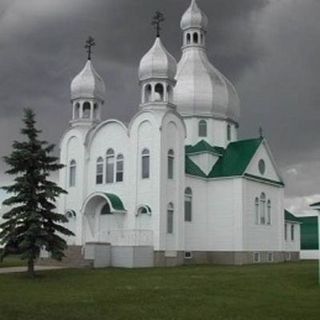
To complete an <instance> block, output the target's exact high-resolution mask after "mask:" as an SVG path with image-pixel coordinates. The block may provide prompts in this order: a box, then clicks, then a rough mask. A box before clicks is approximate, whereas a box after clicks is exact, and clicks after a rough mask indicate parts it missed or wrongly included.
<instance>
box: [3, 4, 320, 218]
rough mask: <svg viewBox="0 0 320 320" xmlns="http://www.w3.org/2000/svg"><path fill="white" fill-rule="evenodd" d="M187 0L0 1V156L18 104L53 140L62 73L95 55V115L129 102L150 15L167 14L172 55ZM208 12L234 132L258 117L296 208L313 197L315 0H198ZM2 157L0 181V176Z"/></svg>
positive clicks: (317, 194)
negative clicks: (88, 47) (91, 42)
mask: <svg viewBox="0 0 320 320" xmlns="http://www.w3.org/2000/svg"><path fill="white" fill-rule="evenodd" d="M189 2H190V0H161V1H160V0H0V103H1V105H0V106H1V118H0V137H1V140H0V141H1V144H0V156H4V155H6V154H8V153H9V152H10V150H11V144H12V141H13V139H19V128H20V127H21V117H22V110H23V108H24V107H32V108H34V110H35V111H36V113H37V117H38V123H39V126H40V127H41V128H42V129H43V138H45V139H47V140H49V141H50V142H53V143H55V144H58V142H59V138H60V136H61V135H62V133H63V131H64V130H65V128H66V127H67V125H68V121H69V120H70V117H71V106H70V102H69V101H70V92H69V88H70V81H71V80H72V78H73V77H74V76H75V75H76V74H77V73H78V72H79V71H80V70H81V69H82V67H83V65H84V63H85V61H86V53H85V51H84V49H83V45H84V41H85V39H86V38H87V36H88V35H92V36H94V37H95V39H96V43H97V46H96V47H95V48H94V56H93V62H94V65H95V68H96V70H97V71H98V72H99V73H100V74H101V75H102V77H103V78H104V80H105V82H106V87H107V103H106V104H105V107H104V109H105V110H104V111H103V117H104V118H107V117H115V118H119V119H121V120H124V121H128V120H129V119H130V117H131V116H132V115H133V114H134V113H135V112H136V111H137V106H138V104H139V98H140V97H139V96H140V91H139V86H138V79H137V68H138V65H139V61H140V59H141V57H142V56H143V54H144V53H145V52H146V51H147V50H148V49H149V48H150V46H151V45H152V43H153V41H154V32H153V30H152V28H151V26H150V20H151V17H152V15H153V12H154V11H155V10H161V11H163V12H164V14H165V16H166V22H165V24H164V26H163V32H162V39H163V42H164V43H165V45H166V47H167V49H168V50H169V51H170V52H171V53H172V54H173V55H174V56H175V57H176V59H177V60H179V58H180V56H181V50H180V46H181V31H180V28H179V23H180V18H181V16H182V14H183V12H184V11H185V9H186V8H187V7H188V5H189ZM198 4H199V6H200V7H201V8H202V9H203V10H204V11H205V12H206V14H207V16H208V18H209V30H208V35H207V36H208V40H207V44H208V55H209V57H210V59H211V61H212V63H213V64H214V65H215V66H216V67H217V68H218V69H219V70H220V71H221V72H223V73H224V74H225V75H226V76H227V77H228V78H229V79H230V80H231V81H232V82H233V83H234V84H235V86H236V88H237V90H238V93H239V96H240V99H241V120H240V137H241V138H249V137H255V136H257V135H258V127H259V126H262V127H263V129H264V133H265V136H266V138H267V139H268V141H269V144H270V146H271V149H272V151H273V154H274V157H275V159H276V161H277V163H278V165H279V167H280V170H281V172H282V174H283V177H284V180H285V182H286V189H285V190H286V191H285V194H286V205H287V207H288V208H289V209H291V210H294V211H295V212H297V213H300V212H301V211H302V210H306V209H308V204H309V203H310V202H312V201H316V200H320V174H319V173H320V129H319V123H320V90H319V89H320V88H319V87H320V82H319V79H318V78H319V74H320V62H319V59H320V40H319V35H320V1H319V0H198ZM4 170H5V166H4V164H3V162H2V161H1V163H0V185H1V184H6V183H8V177H6V176H4V174H3V172H4Z"/></svg>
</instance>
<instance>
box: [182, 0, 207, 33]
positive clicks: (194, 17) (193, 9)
mask: <svg viewBox="0 0 320 320" xmlns="http://www.w3.org/2000/svg"><path fill="white" fill-rule="evenodd" d="M180 26H181V29H182V30H187V29H189V28H200V29H202V30H204V31H206V30H207V26H208V18H207V16H206V15H205V13H204V12H202V11H201V10H200V9H199V7H198V5H197V2H196V1H195V0H192V1H191V3H190V6H189V8H188V9H187V11H186V12H185V13H184V15H183V16H182V19H181V23H180Z"/></svg>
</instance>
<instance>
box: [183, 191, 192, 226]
mask: <svg viewBox="0 0 320 320" xmlns="http://www.w3.org/2000/svg"><path fill="white" fill-rule="evenodd" d="M184 221H187V222H191V221H192V190H191V188H189V187H188V188H186V190H185V192H184Z"/></svg>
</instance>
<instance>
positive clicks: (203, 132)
mask: <svg viewBox="0 0 320 320" xmlns="http://www.w3.org/2000/svg"><path fill="white" fill-rule="evenodd" d="M206 136H207V121H205V120H200V121H199V137H206Z"/></svg>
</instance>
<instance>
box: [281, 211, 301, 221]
mask: <svg viewBox="0 0 320 320" xmlns="http://www.w3.org/2000/svg"><path fill="white" fill-rule="evenodd" d="M284 219H285V220H286V221H290V222H295V223H302V222H301V221H300V219H299V218H297V217H296V216H295V215H293V214H292V213H291V212H289V211H288V210H284Z"/></svg>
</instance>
